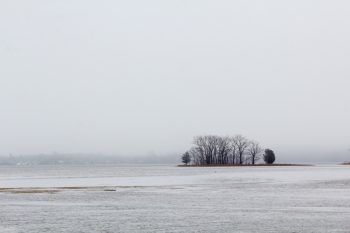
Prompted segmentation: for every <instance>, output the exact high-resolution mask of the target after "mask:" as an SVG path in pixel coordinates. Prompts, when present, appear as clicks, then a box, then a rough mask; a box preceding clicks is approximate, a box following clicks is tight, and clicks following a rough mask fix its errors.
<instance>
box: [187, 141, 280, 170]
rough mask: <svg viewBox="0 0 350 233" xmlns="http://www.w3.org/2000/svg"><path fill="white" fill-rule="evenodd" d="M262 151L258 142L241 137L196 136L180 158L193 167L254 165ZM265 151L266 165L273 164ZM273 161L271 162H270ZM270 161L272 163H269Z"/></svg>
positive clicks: (269, 151)
mask: <svg viewBox="0 0 350 233" xmlns="http://www.w3.org/2000/svg"><path fill="white" fill-rule="evenodd" d="M262 152H263V149H262V147H261V146H260V145H259V143H258V142H256V141H253V140H249V139H247V138H245V137H243V136H241V135H236V136H234V137H229V136H225V137H222V136H215V135H207V136H197V137H195V138H194V140H193V147H192V148H191V149H190V150H188V151H187V152H186V153H185V154H183V156H182V162H183V163H185V164H186V165H187V164H193V165H236V164H237V165H243V164H252V165H254V164H255V163H256V162H257V161H259V160H260V159H261V157H262ZM271 152H272V153H273V151H271V150H269V149H267V150H265V154H266V155H267V156H265V157H266V159H264V160H265V162H266V163H273V162H274V160H275V159H274V154H273V159H271V157H270V156H269V154H271ZM272 160H273V161H272ZM271 161H272V162H271Z"/></svg>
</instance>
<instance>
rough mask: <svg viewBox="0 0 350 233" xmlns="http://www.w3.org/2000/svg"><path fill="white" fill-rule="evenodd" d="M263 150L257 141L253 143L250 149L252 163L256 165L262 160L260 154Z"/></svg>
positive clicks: (250, 144)
mask: <svg viewBox="0 0 350 233" xmlns="http://www.w3.org/2000/svg"><path fill="white" fill-rule="evenodd" d="M262 151H263V149H262V148H261V147H260V145H259V143H258V142H256V141H251V142H250V143H249V147H248V154H249V156H250V159H251V163H252V164H253V165H254V164H255V162H256V161H258V160H259V159H260V154H261V152H262Z"/></svg>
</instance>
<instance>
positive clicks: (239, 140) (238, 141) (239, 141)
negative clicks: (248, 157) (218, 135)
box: [233, 135, 249, 164]
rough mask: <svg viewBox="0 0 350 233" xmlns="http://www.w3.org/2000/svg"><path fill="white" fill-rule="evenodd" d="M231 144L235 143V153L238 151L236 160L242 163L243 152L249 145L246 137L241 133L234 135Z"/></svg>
mask: <svg viewBox="0 0 350 233" xmlns="http://www.w3.org/2000/svg"><path fill="white" fill-rule="evenodd" d="M233 144H234V145H235V147H236V149H237V153H238V159H239V160H238V162H239V164H243V159H244V158H243V157H244V154H245V153H246V150H247V148H248V146H249V141H248V139H246V138H245V137H243V136H242V135H236V136H235V137H234V138H233Z"/></svg>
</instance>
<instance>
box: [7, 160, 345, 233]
mask: <svg viewBox="0 0 350 233" xmlns="http://www.w3.org/2000/svg"><path fill="white" fill-rule="evenodd" d="M106 186H108V187H106ZM21 187H22V188H23V187H24V188H25V189H20V190H21V192H15V191H14V192H8V191H2V192H0V207H1V209H0V232H29V233H31V232H247V233H248V232H276V233H277V232H279V233H280V232H282V233H283V232H291V233H292V232H307V233H310V232H315V233H316V232H317V233H322V232H344V233H345V232H346V233H349V232H350V230H349V229H350V221H349V220H350V167H346V166H315V167H255V168H248V167H246V168H178V167H175V166H173V165H158V166H149V165H147V166H146V165H143V166H127V165H124V166H112V165H111V166H106V165H104V166H101V165H100V166H63V165H61V166H33V167H5V166H4V167H0V188H21ZM33 187H34V188H35V187H41V188H45V190H47V191H50V190H56V191H57V192H42V193H33V192H30V191H29V192H27V193H26V192H23V190H32V188H33ZM57 187H87V188H83V189H76V188H74V189H70V188H65V189H60V188H58V189H57ZM110 190H115V191H110Z"/></svg>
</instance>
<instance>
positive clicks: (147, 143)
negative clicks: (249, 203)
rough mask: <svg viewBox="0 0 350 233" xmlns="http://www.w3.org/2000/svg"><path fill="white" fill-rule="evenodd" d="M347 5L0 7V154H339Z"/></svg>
mask: <svg viewBox="0 0 350 233" xmlns="http://www.w3.org/2000/svg"><path fill="white" fill-rule="evenodd" d="M349 9H350V2H349V1H346V0H344V1H341V0H336V1H329V0H327V1H324V0H317V1H316V0H315V1H311V0H294V1H280V0H274V1H272V0H267V1H258V0H256V1H252V0H241V1H232V0H227V1H223V0H221V1H220V0H215V1H214V0H212V1H205V0H198V1H194V0H193V1H190V0H186V1H181V0H177V1H175V0H174V1H164V0H159V1H152V0H149V1H141V0H140V1H133V0H130V1H112V0H111V1H96V0H95V1H87V0H75V1H68V0H65V1H64V0H62V1H44V0H41V1H36V0H31V1H25V0H23V1H16V0H2V1H1V2H0V107H1V112H0V113H1V114H0V154H3V155H6V154H9V153H14V154H33V153H51V152H53V151H56V152H66V153H67V152H72V153H76V152H86V153H108V154H123V155H128V154H130V155H142V154H149V153H156V154H168V153H178V152H182V151H183V150H185V149H186V148H188V147H189V146H190V144H191V141H192V137H193V136H195V135H198V134H222V135H231V134H237V133H239V134H243V135H245V136H247V137H249V138H253V139H256V140H258V141H259V142H260V143H261V144H262V145H263V146H266V147H271V148H274V149H275V150H277V151H278V152H279V154H286V155H287V154H291V151H293V153H295V154H298V153H301V152H303V151H308V153H309V152H310V156H311V155H312V156H315V155H316V154H318V153H319V152H320V151H343V152H344V153H345V154H349V156H350V153H348V152H347V149H348V148H349V147H350V140H349V139H350V124H349V119H350V91H349V89H350V70H349V62H350V45H349V41H350V26H349V22H350V10H349Z"/></svg>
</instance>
